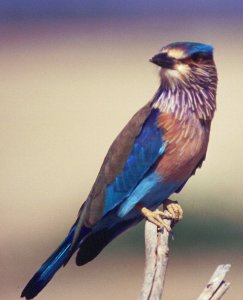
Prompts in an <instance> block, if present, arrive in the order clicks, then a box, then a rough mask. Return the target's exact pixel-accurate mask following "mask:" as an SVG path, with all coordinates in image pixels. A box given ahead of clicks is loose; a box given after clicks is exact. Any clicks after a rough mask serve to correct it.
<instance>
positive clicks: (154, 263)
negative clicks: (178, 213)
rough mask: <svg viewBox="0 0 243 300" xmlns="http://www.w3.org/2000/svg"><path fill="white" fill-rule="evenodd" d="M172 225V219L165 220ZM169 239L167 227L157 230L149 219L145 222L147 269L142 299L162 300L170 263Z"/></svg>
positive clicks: (141, 294)
mask: <svg viewBox="0 0 243 300" xmlns="http://www.w3.org/2000/svg"><path fill="white" fill-rule="evenodd" d="M164 221H165V222H166V223H167V224H168V225H169V226H171V220H164ZM168 239H169V233H168V231H167V230H166V229H164V228H163V229H162V230H160V231H158V230H157V226H156V225H154V224H152V223H151V222H149V221H146V223H145V271H144V282H143V287H142V290H141V293H140V297H139V299H140V300H160V299H161V297H162V294H163V289H164V281H165V273H166V269H167V263H168V254H169V248H168Z"/></svg>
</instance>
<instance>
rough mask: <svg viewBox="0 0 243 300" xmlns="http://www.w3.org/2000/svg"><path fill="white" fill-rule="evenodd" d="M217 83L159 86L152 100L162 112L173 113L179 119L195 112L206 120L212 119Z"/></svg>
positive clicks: (154, 105)
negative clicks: (172, 86) (174, 86)
mask: <svg viewBox="0 0 243 300" xmlns="http://www.w3.org/2000/svg"><path fill="white" fill-rule="evenodd" d="M215 99H216V85H213V84H208V85H207V86H200V85H191V86H178V87H176V88H168V86H166V87H165V86H163V84H161V86H160V87H159V89H158V91H157V93H156V94H155V96H154V99H153V101H152V103H153V107H155V108H158V109H159V110H160V111H161V112H165V113H172V114H174V115H175V117H176V118H177V119H179V120H181V119H182V118H184V117H185V116H188V115H189V114H191V113H193V114H196V116H197V117H198V118H199V119H201V120H204V121H211V120H212V118H213V115H214V112H215V109H216V100H215Z"/></svg>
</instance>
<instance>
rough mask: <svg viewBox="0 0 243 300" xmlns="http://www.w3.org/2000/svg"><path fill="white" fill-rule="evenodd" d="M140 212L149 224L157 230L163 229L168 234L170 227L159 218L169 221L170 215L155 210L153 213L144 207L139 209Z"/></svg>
mask: <svg viewBox="0 0 243 300" xmlns="http://www.w3.org/2000/svg"><path fill="white" fill-rule="evenodd" d="M140 211H141V213H142V214H143V215H144V217H145V218H146V219H147V220H148V221H150V222H151V223H153V224H154V225H156V226H157V227H158V229H159V230H160V229H162V228H163V227H164V228H165V229H166V230H167V231H168V232H170V231H171V227H170V226H169V225H168V224H167V223H166V222H165V221H164V220H163V219H162V217H161V216H163V217H164V219H171V218H172V215H171V214H170V213H168V212H163V211H161V210H159V209H156V210H155V211H151V210H149V209H147V208H146V207H142V208H140Z"/></svg>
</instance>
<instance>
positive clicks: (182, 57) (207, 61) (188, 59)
mask: <svg viewBox="0 0 243 300" xmlns="http://www.w3.org/2000/svg"><path fill="white" fill-rule="evenodd" d="M150 61H151V62H152V63H154V64H156V65H158V66H159V67H161V69H160V77H161V82H162V84H164V85H165V86H168V85H169V87H175V88H176V87H178V86H181V85H182V86H183V84H185V85H190V86H191V85H192V84H198V85H201V86H203V85H208V84H210V83H215V85H216V83H217V73H216V68H215V64H214V60H213V47H212V46H211V45H206V44H201V43H194V42H176V43H172V44H169V45H167V46H165V47H163V48H162V49H161V50H160V52H159V53H158V54H156V55H155V56H153V57H152V58H151V60H150Z"/></svg>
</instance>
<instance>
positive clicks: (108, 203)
mask: <svg viewBox="0 0 243 300" xmlns="http://www.w3.org/2000/svg"><path fill="white" fill-rule="evenodd" d="M158 114H159V110H158V109H153V110H152V111H151V113H150V115H149V117H148V118H147V120H146V121H145V123H144V125H143V127H142V129H141V131H140V133H139V135H138V136H137V137H136V139H135V141H134V144H133V146H132V149H131V152H130V154H129V156H128V158H127V161H126V162H125V164H124V167H123V169H122V171H121V172H120V173H119V174H118V175H117V177H116V178H115V179H114V181H113V182H112V183H111V184H109V185H108V187H107V189H106V198H105V207H104V211H103V214H106V213H107V212H108V211H110V210H111V209H113V208H114V207H116V206H117V205H118V204H120V203H121V202H122V201H123V200H124V199H125V198H127V197H128V196H129V195H130V194H131V192H132V191H133V190H134V188H135V187H136V185H137V184H138V183H139V182H140V181H141V180H142V178H143V176H144V175H145V174H146V173H147V171H148V170H149V169H150V168H151V167H152V166H153V165H154V164H155V162H156V161H157V159H158V158H159V157H160V156H161V155H162V154H163V153H164V151H165V148H166V142H165V141H164V140H163V132H162V131H161V129H160V128H158V126H157V117H158Z"/></svg>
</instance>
